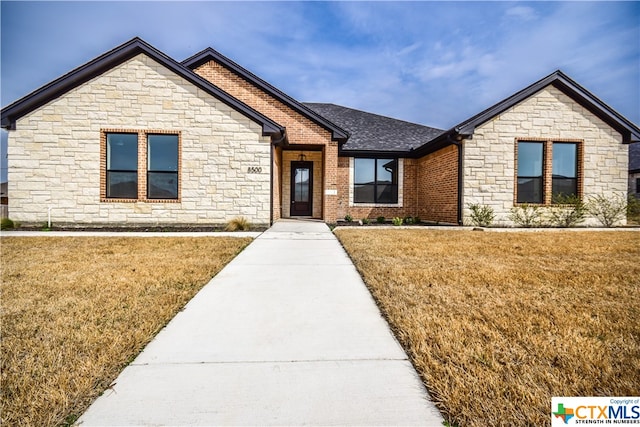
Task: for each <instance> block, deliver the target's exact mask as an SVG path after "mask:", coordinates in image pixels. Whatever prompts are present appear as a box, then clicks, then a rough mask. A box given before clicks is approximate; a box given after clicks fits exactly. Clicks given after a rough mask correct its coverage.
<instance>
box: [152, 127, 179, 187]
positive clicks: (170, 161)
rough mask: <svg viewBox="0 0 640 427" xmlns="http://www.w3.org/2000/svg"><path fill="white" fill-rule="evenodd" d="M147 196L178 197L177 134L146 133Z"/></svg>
mask: <svg viewBox="0 0 640 427" xmlns="http://www.w3.org/2000/svg"><path fill="white" fill-rule="evenodd" d="M147 159H148V161H147V198H148V199H177V198H178V135H162V134H161V135H157V134H152V135H147Z"/></svg>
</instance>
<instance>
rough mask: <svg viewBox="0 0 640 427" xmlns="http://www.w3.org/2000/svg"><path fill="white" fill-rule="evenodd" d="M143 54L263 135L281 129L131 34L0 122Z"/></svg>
mask: <svg viewBox="0 0 640 427" xmlns="http://www.w3.org/2000/svg"><path fill="white" fill-rule="evenodd" d="M139 54H145V55H147V56H148V57H150V58H151V59H153V60H154V61H156V62H158V63H159V64H161V65H163V66H165V67H166V68H168V69H169V70H171V71H172V72H174V73H176V74H178V75H179V76H181V77H183V78H184V79H185V80H187V81H189V82H190V83H192V84H194V85H195V86H197V87H199V88H200V89H202V90H204V91H205V92H207V93H209V94H210V95H211V96H213V97H215V98H216V99H218V100H220V101H222V102H224V103H225V104H227V105H229V106H230V107H232V108H233V109H235V110H236V111H238V112H240V113H241V114H243V115H244V116H246V117H247V118H249V119H251V120H253V121H254V122H256V123H258V124H260V125H261V126H262V134H263V136H269V135H278V134H282V133H283V132H284V127H282V126H280V125H279V124H278V123H276V122H274V121H273V120H271V119H269V118H268V117H266V116H264V115H262V114H260V113H259V112H257V111H255V110H254V109H252V108H251V107H249V106H248V105H246V104H244V103H242V102H240V101H239V100H237V99H236V98H233V97H232V96H230V95H229V94H227V93H226V92H224V91H222V90H221V89H219V88H217V87H216V86H214V85H212V84H211V83H210V82H209V81H207V80H206V79H204V78H202V77H200V76H199V75H197V74H196V73H194V72H193V71H191V70H190V69H188V68H187V67H184V66H183V65H181V64H180V63H179V62H177V61H175V60H174V59H172V58H170V57H169V56H167V55H165V54H164V53H162V52H160V51H159V50H157V49H156V48H154V47H153V46H151V45H149V44H147V43H146V42H145V41H143V40H142V39H140V38H138V37H135V38H133V39H131V40H129V41H128V42H126V43H124V44H122V45H120V46H118V47H116V48H114V49H112V50H110V51H109V52H106V53H104V54H102V55H100V56H99V57H97V58H95V59H93V60H92V61H89V62H88V63H86V64H84V65H81V66H80V67H78V68H76V69H74V70H72V71H70V72H69V73H67V74H65V75H63V76H61V77H59V78H58V79H56V80H54V81H52V82H51V83H48V84H47V85H45V86H42V87H41V88H39V89H36V90H35V91H34V92H31V93H30V94H29V95H26V96H24V97H23V98H21V99H19V100H17V101H15V102H13V103H12V104H10V105H8V106H7V107H5V108H3V109H2V118H1V125H2V127H3V128H5V129H8V130H14V129H15V122H16V120H17V119H19V118H20V117H22V116H23V115H25V114H28V113H29V112H31V111H33V110H35V109H36V108H39V107H41V106H43V105H45V104H47V103H48V102H50V101H52V100H54V99H56V98H58V97H59V96H61V95H63V94H64V93H66V92H68V91H69V90H71V89H73V88H75V87H77V86H79V85H81V84H83V83H85V82H87V81H89V80H91V79H92V78H94V77H96V76H98V75H100V74H102V73H104V72H106V71H107V70H109V69H111V68H113V67H115V66H117V65H119V64H121V63H123V62H125V61H127V60H129V59H131V58H133V57H134V56H136V55H139Z"/></svg>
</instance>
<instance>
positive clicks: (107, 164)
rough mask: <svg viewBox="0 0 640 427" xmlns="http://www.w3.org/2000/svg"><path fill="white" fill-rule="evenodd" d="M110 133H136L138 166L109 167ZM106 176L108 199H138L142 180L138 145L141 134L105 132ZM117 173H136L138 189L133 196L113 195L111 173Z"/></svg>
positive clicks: (118, 133) (130, 133)
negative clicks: (124, 167)
mask: <svg viewBox="0 0 640 427" xmlns="http://www.w3.org/2000/svg"><path fill="white" fill-rule="evenodd" d="M110 135H135V136H136V168H135V169H111V168H110V167H109V164H110V163H111V162H110V156H111V150H110V146H109V136H110ZM105 144H106V147H105V150H106V152H105V159H104V161H105V178H106V182H105V186H106V187H105V198H107V199H112V200H118V199H120V200H136V199H137V198H138V187H139V185H140V184H139V182H140V173H139V169H140V168H139V163H138V158H139V156H140V153H139V152H138V146H139V144H140V141H139V135H138V133H137V132H105ZM117 173H131V174H133V173H135V175H136V180H135V183H136V191H135V194H134V195H133V196H113V195H112V194H111V185H110V183H111V175H112V174H117Z"/></svg>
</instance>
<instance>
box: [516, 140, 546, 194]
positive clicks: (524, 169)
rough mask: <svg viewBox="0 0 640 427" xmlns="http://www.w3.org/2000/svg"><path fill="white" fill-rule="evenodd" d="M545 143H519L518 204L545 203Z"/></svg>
mask: <svg viewBox="0 0 640 427" xmlns="http://www.w3.org/2000/svg"><path fill="white" fill-rule="evenodd" d="M543 162H544V143H542V142H529V141H521V142H518V192H517V195H518V196H517V202H518V203H543V201H544V199H543V195H542V193H543V190H544V188H543V178H542V174H543V167H542V164H543Z"/></svg>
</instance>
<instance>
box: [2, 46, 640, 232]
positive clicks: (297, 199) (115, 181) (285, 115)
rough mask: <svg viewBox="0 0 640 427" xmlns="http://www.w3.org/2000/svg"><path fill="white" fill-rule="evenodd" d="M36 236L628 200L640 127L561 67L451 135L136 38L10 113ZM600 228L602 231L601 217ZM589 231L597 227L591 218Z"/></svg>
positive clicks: (12, 173)
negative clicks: (306, 95)
mask: <svg viewBox="0 0 640 427" xmlns="http://www.w3.org/2000/svg"><path fill="white" fill-rule="evenodd" d="M2 127H3V128H5V129H7V130H8V131H9V134H10V135H9V150H8V154H9V192H10V193H11V198H10V200H9V206H10V211H11V215H12V218H13V219H15V220H18V221H20V222H21V223H23V224H29V223H42V222H43V221H44V220H45V218H46V215H47V212H48V209H49V208H50V209H51V218H52V221H53V222H54V223H56V224H66V225H83V226H86V225H106V224H108V225H118V224H127V225H140V226H142V225H192V224H198V225H205V224H207V225H208V224H212V225H213V224H222V223H224V222H226V221H228V220H229V219H231V218H233V217H235V216H238V215H242V216H245V217H247V218H248V219H249V220H250V221H251V222H253V223H254V224H269V223H272V222H273V221H276V220H278V219H279V218H283V217H309V218H317V219H321V220H324V221H326V222H328V223H334V222H336V221H337V220H338V219H341V218H343V217H344V216H345V215H347V214H349V215H351V216H352V217H354V218H363V217H368V218H376V217H378V216H385V217H387V218H391V217H396V216H400V217H406V216H418V217H420V218H421V219H422V220H427V221H434V222H440V223H452V224H461V223H468V221H469V219H468V218H469V210H468V205H469V204H470V203H480V204H483V205H488V206H491V207H492V208H493V209H494V211H495V213H496V222H497V223H499V224H503V225H509V224H510V222H509V219H508V214H509V211H510V209H511V208H513V207H514V206H518V205H520V204H523V203H529V204H538V205H541V206H543V207H549V206H551V205H552V202H553V194H554V193H558V192H565V193H575V194H578V195H580V196H583V197H586V196H590V195H595V194H604V195H609V194H614V193H618V192H626V191H627V181H628V169H627V166H628V145H627V144H629V143H631V142H633V141H638V140H640V129H639V128H638V127H637V126H636V125H634V124H633V123H631V122H630V121H628V120H627V119H625V118H624V117H622V116H621V115H620V114H618V113H616V112H615V111H613V110H612V109H611V108H610V107H608V106H607V105H605V104H604V103H603V102H602V101H600V100H599V99H597V98H596V97H595V96H593V95H592V94H591V93H589V92H588V91H587V90H585V89H584V88H582V87H581V86H580V85H578V84H577V83H576V82H574V81H573V80H571V79H570V78H569V77H567V76H566V75H565V74H563V73H562V72H560V71H557V72H555V73H553V74H551V75H549V76H547V77H545V78H543V79H541V80H540V81H538V82H536V83H534V84H532V85H531V86H529V87H527V88H525V89H523V90H522V91H520V92H517V93H516V94H514V95H512V96H511V97H509V98H507V99H505V100H504V101H502V102H500V103H498V104H496V105H494V106H492V107H490V108H488V109H487V110H485V111H483V112H481V113H479V114H477V115H475V116H473V117H471V118H470V119H468V120H465V121H464V122H462V123H459V124H458V125H456V126H453V127H451V128H450V129H445V130H441V129H435V128H431V127H427V126H422V125H418V124H413V123H408V122H404V121H401V120H395V119H391V118H388V117H383V116H379V115H376V114H371V113H367V112H363V111H359V110H354V109H350V108H346V107H342V106H338V105H333V104H313V103H309V104H305V103H301V102H299V101H297V100H295V99H293V98H291V97H290V96H288V95H287V94H285V93H284V92H282V91H280V90H279V89H277V88H275V87H274V86H272V85H271V84H269V83H268V82H266V81H264V80H262V79H261V78H259V77H258V76H256V75H254V74H253V73H251V72H250V71H248V70H246V69H244V68H243V67H241V66H240V65H238V64H236V63H235V62H233V61H232V60H230V59H229V58H226V57H225V56H223V55H222V54H220V53H219V52H217V51H215V50H213V49H210V48H209V49H205V50H203V51H202V52H199V53H197V54H195V55H194V56H192V57H190V58H188V59H186V60H184V61H182V62H177V61H176V60H174V59H172V58H170V57H168V56H167V55H165V54H163V53H162V52H160V51H158V50H157V49H155V48H154V47H152V46H150V45H149V44H147V43H146V42H144V41H143V40H140V39H139V38H134V39H132V40H130V41H129V42H127V43H125V44H123V45H121V46H118V47H116V48H115V49H113V50H111V51H109V52H107V53H105V54H103V55H101V56H99V57H98V58H96V59H94V60H92V61H90V62H89V63H87V64H84V65H82V66H80V67H79V68H77V69H75V70H73V71H71V72H69V73H67V74H65V75H64V76H62V77H60V78H58V79H57V80H55V81H53V82H51V83H49V84H47V85H46V86H43V87H42V88H40V89H38V90H36V91H34V92H33V93H31V94H29V95H27V96H25V97H24V98H22V99H20V100H18V101H16V102H14V103H13V104H11V105H9V106H7V107H5V108H3V109H2ZM589 221H590V222H591V223H593V219H590V220H589ZM588 223H589V222H588Z"/></svg>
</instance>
